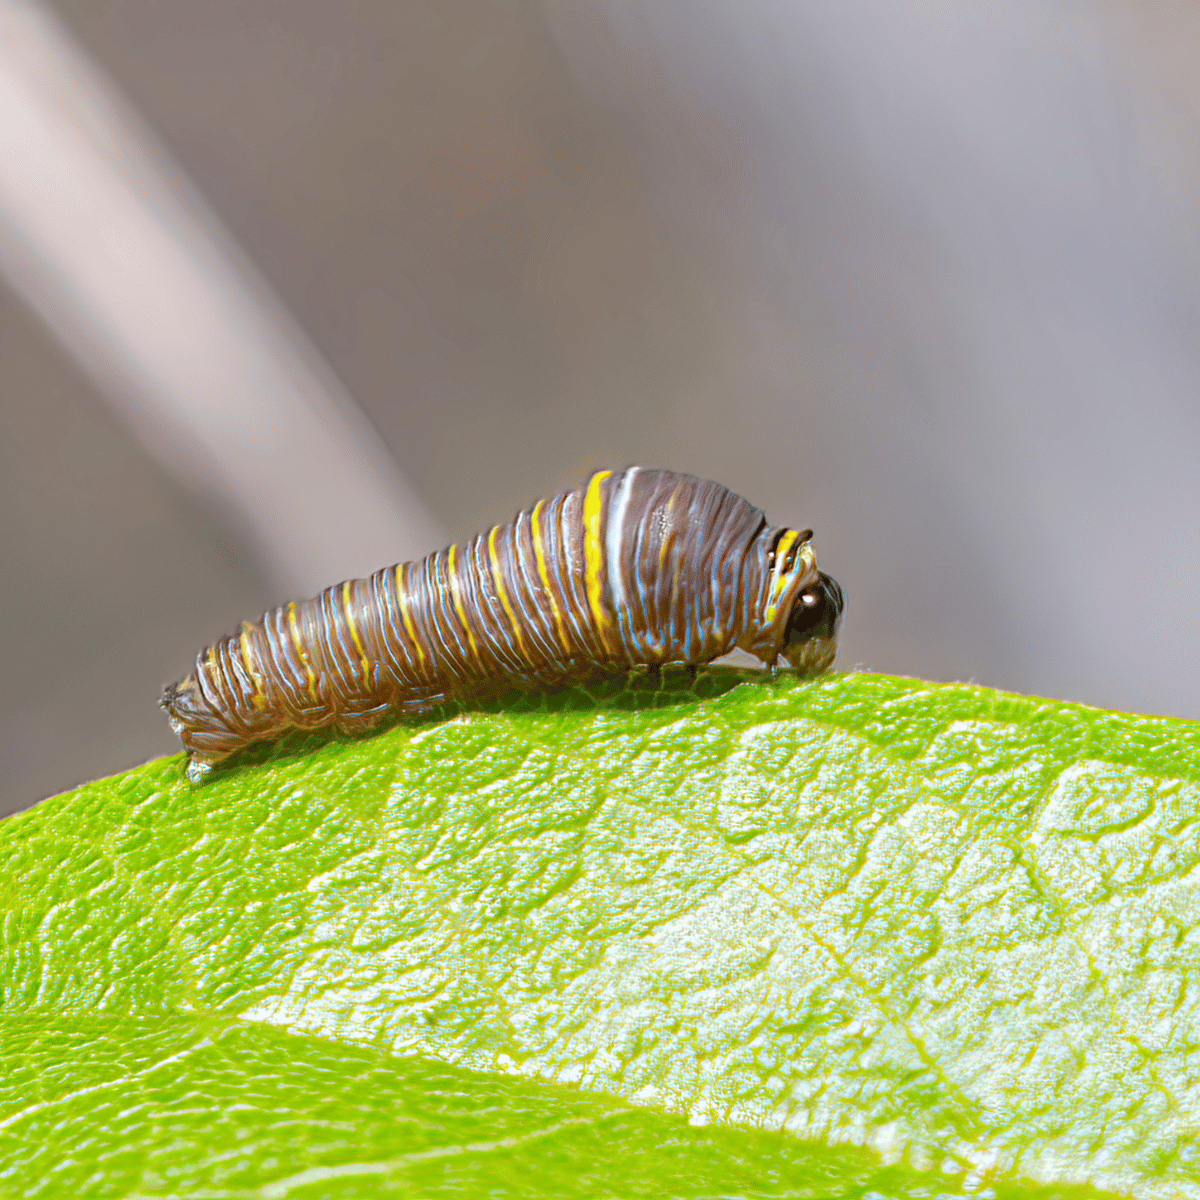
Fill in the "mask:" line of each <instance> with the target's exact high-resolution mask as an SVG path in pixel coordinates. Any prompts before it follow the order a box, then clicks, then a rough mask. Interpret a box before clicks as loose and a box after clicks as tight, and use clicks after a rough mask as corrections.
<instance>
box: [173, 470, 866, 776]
mask: <svg viewBox="0 0 1200 1200" xmlns="http://www.w3.org/2000/svg"><path fill="white" fill-rule="evenodd" d="M811 539H812V530H811V529H806V530H803V531H802V532H797V531H795V530H791V529H781V528H779V527H777V526H776V527H772V526H770V525H768V523H767V520H766V517H765V516H764V514H763V513H762V512H761V511H760V510H759V509H757V508H755V507H754V506H753V505H751V504H749V503H748V502H747V501H745V500H743V499H742V498H741V497H740V496H737V495H735V494H734V493H733V492H731V491H729V490H728V489H727V488H724V487H722V486H721V485H720V484H717V483H707V482H705V481H703V480H700V479H694V478H692V477H691V476H690V475H677V474H675V473H674V472H672V471H658V470H647V469H645V468H641V467H631V468H630V469H629V470H626V471H617V472H613V471H598V472H596V474H594V475H593V476H592V478H591V479H590V480H589V481H588V483H587V484H586V485H585V486H584V487H582V488H579V489H577V490H575V491H573V492H566V493H564V494H563V495H560V496H557V497H555V498H554V499H553V500H549V501H539V502H538V503H537V504H535V505H534V506H533V508H532V509H529V510H528V511H526V512H523V513H520V514H519V515H518V516H517V517H516V519H515V520H513V521H512V522H510V523H509V524H508V525H505V526H496V527H495V528H494V529H492V530H491V531H490V532H489V533H486V534H482V535H480V536H479V537H476V538H475V539H474V540H473V541H471V542H469V543H468V544H467V545H466V546H450V547H448V548H447V549H445V550H441V551H439V552H438V553H437V554H431V555H430V556H429V557H428V558H426V559H424V560H423V561H422V562H419V563H400V564H399V565H398V566H395V567H385V568H384V569H382V570H380V571H377V572H376V573H375V574H374V575H372V576H371V577H370V578H369V579H352V580H348V581H346V582H345V583H340V584H338V585H337V586H336V587H331V588H328V589H327V590H326V591H324V592H323V593H322V594H321V595H320V596H318V597H316V598H315V599H313V600H306V601H301V602H297V603H293V604H285V605H283V606H281V607H280V608H276V609H274V610H272V611H271V612H269V613H267V614H265V615H264V616H263V617H262V618H261V619H260V620H259V621H257V622H255V623H253V624H245V625H243V626H242V628H241V630H240V631H239V632H238V633H236V634H234V635H233V636H232V637H228V638H225V639H224V640H223V641H221V642H219V643H217V645H215V646H212V647H210V648H209V649H207V650H205V651H203V652H202V653H201V654H200V655H199V656H198V657H197V659H196V666H195V669H194V670H193V672H192V674H191V675H189V676H188V677H187V678H186V679H184V680H182V681H181V682H180V683H179V684H177V685H172V686H171V687H170V688H168V689H167V690H166V692H165V694H164V696H163V700H162V704H163V707H164V708H165V709H166V710H167V713H168V716H169V718H170V721H171V727H172V728H173V729H174V730H175V731H176V732H177V733H178V734H179V736H180V737H181V739H182V741H183V744H184V747H185V748H186V749H187V751H188V752H189V754H190V755H191V763H190V765H189V768H188V774H189V776H190V777H191V778H193V779H199V778H202V777H203V775H204V774H205V773H206V772H207V771H208V770H210V769H211V768H212V766H213V765H214V764H215V763H218V762H220V761H222V760H223V759H225V758H227V757H228V756H229V755H230V754H232V753H234V752H235V751H237V750H239V749H240V748H241V747H242V746H245V745H247V744H249V743H250V742H254V741H259V740H262V739H265V738H272V737H277V736H279V735H280V734H282V733H284V732H285V731H286V730H288V729H290V728H294V727H300V728H314V727H319V726H322V725H334V726H335V727H336V728H337V729H338V730H339V731H341V732H343V733H347V734H349V733H359V732H363V731H365V730H368V729H371V728H372V727H373V726H374V725H376V724H377V723H378V722H379V721H380V720H381V719H382V718H383V717H384V716H386V715H388V714H396V715H400V716H420V715H421V714H423V713H427V712H429V711H430V710H432V709H434V708H436V707H437V706H438V705H440V704H442V703H444V702H445V701H446V700H447V699H471V698H475V697H479V696H481V695H482V694H484V693H487V692H489V691H490V692H493V693H494V692H497V691H503V690H505V689H506V688H509V687H512V686H513V685H514V684H515V685H518V686H525V687H537V686H544V685H547V684H554V683H558V682H561V681H564V680H571V679H577V678H580V677H582V676H584V675H586V674H588V673H590V672H592V671H594V670H595V669H596V668H597V667H600V668H605V669H618V670H620V669H628V668H630V667H634V666H640V665H647V666H658V665H662V664H665V663H686V664H688V665H691V666H695V665H696V664H698V663H703V662H709V661H711V660H712V659H714V658H718V657H720V656H721V655H723V654H726V653H728V652H729V651H730V650H731V649H733V647H734V646H739V647H741V648H742V649H744V650H747V651H749V652H750V653H751V654H755V655H757V656H758V657H759V658H760V659H762V660H763V661H764V662H766V663H772V664H773V663H774V662H775V660H776V658H777V657H778V656H779V655H780V654H781V653H782V654H784V655H785V656H786V657H787V658H788V660H789V661H790V662H791V663H792V665H793V666H796V667H798V668H799V669H800V670H804V671H815V670H824V669H825V667H827V666H829V665H830V664H831V663H832V661H833V656H834V653H835V652H836V648H837V626H838V622H839V620H840V617H841V612H842V607H843V598H842V590H841V588H840V587H838V585H837V584H836V583H835V582H834V581H833V580H832V579H830V578H829V577H828V576H827V575H822V574H820V573H819V572H817V571H816V569H815V566H814V559H813V553H812V548H811V546H810V545H809V543H810V541H811Z"/></svg>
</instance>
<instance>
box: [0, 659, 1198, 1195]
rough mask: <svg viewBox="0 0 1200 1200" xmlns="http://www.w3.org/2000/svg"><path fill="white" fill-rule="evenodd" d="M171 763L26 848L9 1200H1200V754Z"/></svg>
mask: <svg viewBox="0 0 1200 1200" xmlns="http://www.w3.org/2000/svg"><path fill="white" fill-rule="evenodd" d="M182 765H183V764H182V758H181V757H179V756H176V757H174V758H170V759H163V760H159V761H157V762H154V763H150V764H147V765H146V766H144V767H140V768H138V769H136V770H134V771H130V772H127V773H126V774H124V775H120V776H116V777H114V778H112V779H107V780H101V781H99V782H97V783H93V784H88V785H85V786H84V787H82V788H80V789H78V790H77V791H75V792H72V793H69V794H67V795H64V796H60V797H55V798H54V799H52V800H48V801H46V802H44V803H43V804H41V805H39V806H38V807H37V808H35V809H32V810H30V811H29V812H26V813H23V814H20V815H19V816H17V817H14V818H11V819H9V820H7V821H5V822H3V823H2V824H0V854H2V855H3V865H2V866H0V880H2V884H0V897H2V899H0V905H2V912H3V947H2V958H0V995H2V997H3V1005H4V1014H5V1015H4V1019H3V1024H2V1036H3V1039H4V1046H5V1050H4V1067H3V1069H2V1074H3V1078H4V1080H5V1083H4V1085H3V1088H2V1089H0V1192H2V1191H3V1190H4V1189H7V1190H8V1192H9V1193H11V1194H13V1195H47V1196H50V1195H73V1196H74V1195H78V1196H85V1195H96V1196H110V1195H112V1196H118V1195H133V1194H135V1193H136V1194H140V1195H147V1196H149V1195H154V1196H167V1195H196V1196H199V1195H212V1196H218V1195H220V1196H225V1195H228V1196H235V1195H237V1196H241V1195H263V1196H268V1195H285V1194H286V1195H312V1196H318V1195H319V1196H356V1195H376V1194H385V1193H386V1192H387V1191H388V1190H389V1189H391V1190H392V1191H393V1193H394V1194H417V1195H427V1194H429V1192H430V1190H431V1189H435V1188H440V1189H442V1190H446V1191H448V1192H451V1193H453V1192H454V1191H455V1190H458V1191H460V1192H461V1193H462V1194H468V1195H479V1194H483V1193H484V1192H487V1194H495V1195H509V1194H511V1195H555V1196H558V1195H580V1196H585V1195H586V1196H609V1195H631V1196H632V1195H680V1196H684V1195H687V1196H692V1195H695V1196H700V1195H712V1196H717V1195H722V1196H724V1195H763V1196H791V1195H796V1196H800V1195H803V1196H818V1195H822V1196H824V1195H829V1196H834V1195H855V1196H860V1195H864V1194H866V1193H870V1192H877V1193H878V1194H880V1195H892V1194H907V1195H922V1196H934V1195H938V1194H950V1193H954V1192H957V1191H961V1190H963V1189H966V1190H978V1189H980V1188H983V1189H985V1191H986V1189H988V1188H990V1189H991V1190H992V1191H995V1192H996V1193H997V1194H1010V1195H1017V1194H1022V1195H1028V1194H1029V1193H1030V1189H1031V1188H1032V1186H1033V1185H1032V1184H1030V1183H1028V1182H1026V1183H1025V1184H1020V1185H1018V1184H1017V1183H1016V1182H1014V1181H1016V1180H1018V1179H1020V1178H1025V1179H1026V1180H1027V1181H1028V1180H1041V1181H1043V1182H1044V1183H1046V1184H1050V1183H1059V1184H1061V1183H1064V1182H1073V1183H1077V1184H1081V1185H1082V1184H1085V1183H1086V1184H1088V1185H1089V1186H1090V1188H1091V1189H1093V1190H1092V1191H1090V1192H1088V1194H1094V1189H1095V1188H1107V1189H1111V1190H1114V1191H1121V1192H1130V1193H1134V1194H1138V1195H1146V1196H1164V1197H1165V1196H1184V1195H1187V1196H1196V1195H1200V1165H1198V1163H1200V1160H1198V1159H1197V1157H1196V1152H1197V1141H1198V1117H1200V1087H1198V1086H1197V1085H1198V1083H1200V1078H1198V1075H1200V1023H1198V1019H1197V1018H1198V1014H1200V1009H1198V1007H1197V1006H1198V1004H1200V986H1198V984H1200V972H1198V970H1197V956H1198V954H1200V936H1198V932H1197V926H1198V921H1197V918H1198V916H1200V904H1198V902H1197V901H1198V896H1197V888H1198V883H1197V880H1198V879H1200V872H1197V871H1196V867H1197V865H1198V864H1200V820H1198V819H1197V818H1198V817H1200V726H1198V725H1197V724H1196V723H1193V722H1187V721H1179V720H1169V719H1166V718H1152V717H1139V716H1133V715H1128V714H1118V713H1108V712H1099V711H1096V710H1092V709H1087V708H1083V707H1080V706H1077V705H1067V704H1060V703H1057V702H1052V701H1045V700H1035V699H1029V698H1024V697H1018V696H1012V695H1006V694H1003V693H998V692H994V691H989V690H987V689H983V688H974V687H966V686H961V685H931V684H925V683H921V682H918V681H914V680H906V679H894V678H888V677H884V676H874V675H843V676H833V677H828V678H825V679H823V680H820V681H817V682H805V681H800V680H797V679H794V678H791V677H787V676H785V677H783V678H782V679H781V680H780V681H779V683H777V684H775V685H771V684H768V683H765V682H762V681H761V680H759V679H758V678H757V677H756V678H755V679H754V681H749V677H747V676H743V675H739V674H738V673H736V672H731V671H720V670H714V671H710V672H707V673H705V674H702V675H701V677H700V679H699V681H698V682H697V684H696V686H695V688H693V689H689V688H687V687H686V686H682V685H680V684H679V683H676V684H675V685H673V686H672V685H671V684H668V685H667V686H665V687H659V688H657V689H656V688H655V687H654V686H653V685H652V681H651V680H650V679H648V678H639V679H635V680H633V681H631V682H630V683H628V684H627V685H626V684H624V683H621V682H616V681H613V682H610V683H608V684H606V685H604V686H603V687H601V688H599V689H595V690H593V692H592V694H588V693H587V692H583V691H576V692H572V693H566V694H563V695H560V696H556V697H545V698H540V699H533V700H525V701H518V702H512V701H510V702H509V703H507V704H506V705H504V706H496V707H495V708H494V709H492V710H490V711H477V712H469V713H463V714H460V715H457V716H453V717H449V718H447V719H444V720H442V721H439V722H434V723H429V724H425V725H421V726H417V727H411V726H410V727H396V728H393V729H391V730H389V731H387V732H385V733H383V734H381V735H379V736H377V737H374V738H370V739H366V740H362V741H357V742H340V741H330V740H326V741H323V742H321V741H316V740H312V739H310V740H308V741H304V740H302V739H293V740H291V741H290V742H288V743H285V744H283V745H281V746H279V747H275V748H268V749H264V750H260V751H256V752H253V753H252V754H250V755H247V756H245V757H244V759H243V760H242V761H241V763H240V764H238V765H235V766H233V767H232V768H227V769H224V770H222V771H218V772H217V773H216V774H215V775H214V776H213V778H212V779H211V781H210V782H208V783H206V784H205V785H203V786H201V787H191V786H190V785H188V784H187V783H186V781H185V780H184V778H183V774H182ZM1194 877H1195V878H1194ZM243 1101H244V1103H243ZM633 1106H636V1107H633ZM564 1122H565V1124H564ZM571 1122H575V1123H573V1124H572V1123H571ZM755 1130H758V1131H755ZM854 1146H858V1147H861V1148H860V1149H853V1148H852V1147H854ZM471 1147H475V1149H471ZM480 1147H483V1148H480ZM425 1154H429V1155H432V1156H431V1157H425V1158H421V1157H420V1156H421V1155H425ZM542 1164H545V1165H544V1168H543V1165H542ZM351 1168H354V1169H351ZM55 1172H58V1174H57V1175H56V1174H55ZM72 1172H74V1173H73V1174H72ZM306 1172H308V1174H305V1173H306ZM314 1172H315V1174H314ZM922 1172H926V1173H924V1174H922ZM53 1179H57V1180H59V1181H60V1182H54V1183H51V1182H47V1181H48V1180H53ZM288 1180H292V1183H291V1184H287V1183H286V1181H288ZM285 1185H286V1186H285ZM289 1187H290V1188H291V1190H287V1189H288V1188H289ZM272 1188H275V1190H274V1191H272V1190H271V1189H272ZM281 1188H282V1189H284V1190H279V1189H281ZM505 1188H508V1189H509V1190H507V1191H506V1190H505ZM39 1189H41V1190H39ZM47 1189H48V1190H47ZM56 1189H57V1190H56ZM305 1189H307V1190H305ZM1054 1194H1056V1195H1060V1194H1063V1188H1062V1187H1061V1186H1059V1187H1057V1188H1055V1189H1054ZM1081 1194H1082V1193H1081Z"/></svg>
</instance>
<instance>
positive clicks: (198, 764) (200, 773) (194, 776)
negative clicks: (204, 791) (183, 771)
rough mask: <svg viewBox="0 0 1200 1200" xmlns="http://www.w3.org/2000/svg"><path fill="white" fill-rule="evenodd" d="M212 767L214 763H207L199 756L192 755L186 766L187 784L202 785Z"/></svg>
mask: <svg viewBox="0 0 1200 1200" xmlns="http://www.w3.org/2000/svg"><path fill="white" fill-rule="evenodd" d="M214 766H216V764H215V763H211V762H207V761H206V760H205V759H203V758H201V757H200V755H198V754H193V755H192V757H191V758H190V759H189V760H188V765H187V777H188V783H203V782H204V780H205V779H206V778H207V776H208V774H209V772H210V771H211V770H212V769H213V767H214Z"/></svg>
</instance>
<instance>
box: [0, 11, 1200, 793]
mask: <svg viewBox="0 0 1200 1200" xmlns="http://www.w3.org/2000/svg"><path fill="white" fill-rule="evenodd" d="M4 22H8V25H7V30H8V33H7V35H6V36H4V37H0V44H3V45H4V47H5V49H4V50H3V51H2V52H0V272H2V273H3V277H2V279H0V615H2V617H3V620H2V621H0V676H2V680H3V685H4V686H3V688H0V812H5V811H11V810H14V809H16V808H20V807H24V806H26V805H28V804H31V803H33V802H35V801H36V800H38V799H40V798H41V797H43V796H45V795H47V794H50V793H52V792H55V791H58V790H62V789H64V788H67V787H69V786H71V785H72V784H74V783H76V782H78V781H80V780H82V779H85V778H89V777H92V776H97V775H101V774H104V773H106V772H110V771H114V770H117V769H119V768H121V767H124V766H128V765H131V764H133V763H135V762H137V761H140V760H142V759H144V758H147V757H150V756H153V755H157V754H161V753H166V752H171V751H172V750H174V749H175V748H177V742H176V741H175V739H174V738H173V737H172V736H171V734H170V733H169V731H168V730H167V728H166V724H165V721H164V720H163V718H162V716H161V714H160V712H159V711H158V709H157V706H156V701H157V698H158V694H159V690H160V688H161V686H162V684H163V683H164V682H167V681H169V680H172V679H175V678H177V677H179V676H181V675H183V674H185V673H186V672H187V670H188V669H189V665H190V662H191V660H192V657H193V656H194V654H195V652H196V650H197V649H199V648H200V647H201V646H202V645H204V644H206V643H208V642H209V641H211V640H213V639H214V638H215V637H217V636H218V635H220V634H222V633H226V632H230V631H232V630H233V629H234V628H235V627H236V625H237V623H238V621H240V620H241V619H243V618H247V617H249V618H253V617H255V616H257V615H258V613H259V612H260V611H261V610H262V609H263V608H265V607H267V606H269V605H271V604H274V603H277V602H279V601H281V600H283V599H287V598H289V597H290V596H292V595H294V594H307V593H310V592H312V591H315V590H317V589H319V588H320V587H322V586H324V585H325V584H328V583H332V582H335V581H336V580H337V579H338V578H341V577H343V576H344V575H350V574H365V573H367V572H368V571H370V570H372V569H374V568H375V567H377V566H380V565H382V564H383V563H385V562H390V561H394V560H395V559H397V558H401V557H409V556H414V555H418V554H421V553H423V552H425V551H427V550H431V549H434V548H436V546H437V545H438V544H440V542H441V540H442V539H445V538H454V539H459V538H464V537H466V536H469V535H470V534H472V533H474V532H476V531H478V530H479V529H481V528H484V527H486V526H488V525H490V524H492V523H494V522H496V521H499V520H504V519H507V518H509V517H510V516H511V515H512V514H513V513H514V512H515V511H516V510H517V509H518V508H521V507H524V506H526V505H528V504H529V503H530V502H532V501H533V500H534V499H536V498H537V497H539V496H541V495H543V494H547V493H551V492H553V491H555V490H556V489H559V488H563V487H567V486H575V485H577V484H579V483H580V482H582V481H583V478H584V476H585V475H586V473H587V472H588V471H589V470H591V469H592V468H593V467H597V466H614V467H616V466H622V465H626V464H629V463H642V464H646V465H656V466H665V467H671V468H674V469H677V470H683V471H688V472H691V473H694V474H697V475H701V476H705V477H709V478H713V479H717V480H719V481H721V482H722V483H725V484H726V485H728V486H730V487H732V488H734V489H735V490H737V491H739V492H741V493H742V494H744V495H745V496H747V497H748V498H749V499H751V500H752V501H753V502H754V503H756V504H758V505H760V506H761V507H763V508H765V509H766V511H767V512H768V514H769V515H770V516H771V518H772V519H773V520H775V521H777V522H780V523H783V522H788V523H791V524H793V525H811V526H813V527H814V528H815V529H816V531H817V547H818V553H819V555H820V559H821V563H822V565H823V566H824V567H825V568H826V569H827V570H829V571H830V572H831V573H832V574H833V575H834V576H835V577H836V578H838V579H839V580H840V581H841V582H842V584H843V585H844V586H845V588H846V590H847V593H848V597H849V610H848V614H847V620H846V625H845V633H844V639H843V649H842V653H841V657H840V660H839V662H840V665H841V666H843V667H848V666H852V665H854V664H862V665H864V666H866V667H867V668H869V669H871V670H879V671H889V672H900V673H907V674H913V675H919V676H924V677H927V678H932V679H970V680H975V681H977V682H980V683H986V684H990V685H995V686H999V687H1003V688H1011V689H1015V690H1018V691H1023V692H1032V693H1038V694H1044V695H1049V696H1059V697H1065V698H1069V699H1074V700H1080V701H1086V702H1088V703H1092V704H1099V705H1105V706H1110V707H1116V708H1125V709H1135V710H1144V711H1152V712H1165V713H1175V714H1180V715H1187V716H1193V717H1195V716H1200V637H1197V634H1196V631H1195V614H1196V611H1197V600H1198V598H1200V554H1198V552H1197V538H1196V530H1197V528H1198V523H1200V471H1198V470H1197V465H1198V463H1200V404H1198V397H1200V339H1198V334H1200V322H1198V318H1200V269H1198V268H1200V8H1197V7H1196V6H1193V5H1185V4H1165V3H1164V4H1153V5H1145V4H1140V3H1135V2H1134V0H1128V2H1126V3H1116V2H1113V3H1099V2H1097V3H1055V4H1046V3H1044V0H1036V2H1035V0H1015V2H1014V0H996V2H989V0H975V2H973V3H972V4H970V5H961V4H957V3H953V2H952V0H944V2H942V3H913V2H911V0H905V2H903V3H901V2H899V0H897V2H890V0H820V2H816V0H812V2H810V0H775V2H769V0H762V2H760V0H736V2H734V0H724V2H722V3H710V2H706V0H643V2H640V3H629V2H625V0H622V2H613V3H602V2H600V0H573V2H553V0H546V2H544V3H535V2H533V0H503V2H497V3H485V2H483V0H401V2H397V0H364V2H362V3H349V2H341V3H337V4H330V3H328V2H327V0H204V2H203V3H197V2H196V0H69V2H68V0H63V2H62V3H60V4H59V5H58V6H57V7H56V8H54V9H49V8H38V7H36V6H33V5H30V4H28V3H22V2H20V0H0V25H3V23H4ZM2 32H4V31H3V29H0V33H2ZM6 139H7V140H6ZM359 406H361V407H359ZM364 414H365V415H364Z"/></svg>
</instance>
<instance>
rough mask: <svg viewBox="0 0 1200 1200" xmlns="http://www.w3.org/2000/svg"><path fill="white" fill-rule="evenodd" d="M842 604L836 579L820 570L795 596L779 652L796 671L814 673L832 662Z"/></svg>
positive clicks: (843, 600) (835, 648)
mask: <svg viewBox="0 0 1200 1200" xmlns="http://www.w3.org/2000/svg"><path fill="white" fill-rule="evenodd" d="M845 606H846V601H845V597H844V596H843V594H842V589H841V587H840V586H839V584H838V582H837V580H835V579H831V578H830V577H829V576H828V575H826V574H825V573H824V572H818V574H817V579H816V582H815V583H812V584H810V585H809V586H808V587H806V588H805V589H804V590H803V591H802V592H801V593H800V594H799V595H798V596H797V597H796V604H795V606H794V607H793V608H792V612H791V615H790V616H789V617H788V623H787V630H786V633H785V638H784V646H783V655H784V657H785V658H786V659H787V660H788V662H789V663H791V665H792V666H793V667H795V669H796V670H797V671H803V672H804V673H805V674H808V675H817V674H820V673H821V672H822V671H824V670H827V669H828V668H829V667H830V666H831V665H832V663H833V660H834V657H835V655H836V654H837V635H838V626H839V625H840V624H841V619H842V610H843V609H844V608H845Z"/></svg>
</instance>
